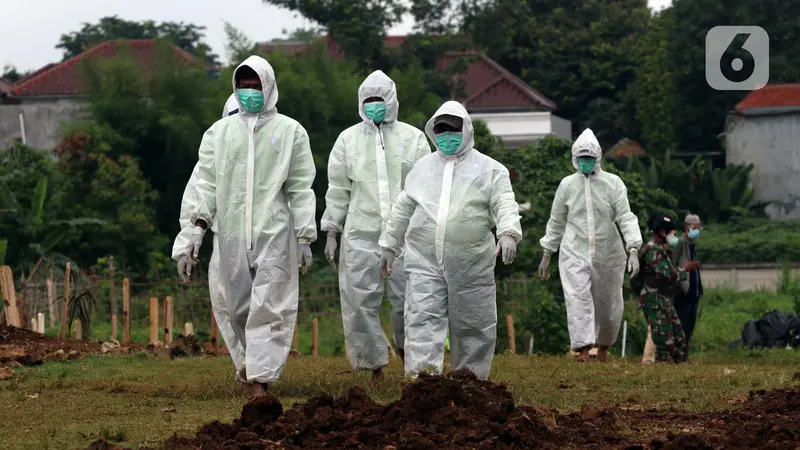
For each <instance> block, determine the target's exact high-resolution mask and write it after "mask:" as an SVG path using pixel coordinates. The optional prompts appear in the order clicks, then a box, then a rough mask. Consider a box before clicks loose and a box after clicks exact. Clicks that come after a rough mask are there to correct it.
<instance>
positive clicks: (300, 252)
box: [297, 242, 314, 275]
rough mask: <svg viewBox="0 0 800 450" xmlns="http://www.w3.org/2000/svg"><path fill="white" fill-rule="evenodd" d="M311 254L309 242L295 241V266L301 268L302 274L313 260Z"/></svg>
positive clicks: (305, 272)
mask: <svg viewBox="0 0 800 450" xmlns="http://www.w3.org/2000/svg"><path fill="white" fill-rule="evenodd" d="M313 259H314V257H313V255H312V254H311V244H310V243H308V242H298V243H297V267H300V268H302V269H303V275H305V274H307V273H308V269H310V268H311V263H312V262H313Z"/></svg>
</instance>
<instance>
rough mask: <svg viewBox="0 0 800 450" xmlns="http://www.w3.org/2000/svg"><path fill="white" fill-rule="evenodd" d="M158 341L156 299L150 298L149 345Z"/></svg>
mask: <svg viewBox="0 0 800 450" xmlns="http://www.w3.org/2000/svg"><path fill="white" fill-rule="evenodd" d="M157 341H158V297H150V343H151V344H155V343H156V342H157Z"/></svg>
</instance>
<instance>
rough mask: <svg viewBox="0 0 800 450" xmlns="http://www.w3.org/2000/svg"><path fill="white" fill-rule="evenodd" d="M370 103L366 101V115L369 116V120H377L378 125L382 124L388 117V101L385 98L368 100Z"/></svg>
mask: <svg viewBox="0 0 800 450" xmlns="http://www.w3.org/2000/svg"><path fill="white" fill-rule="evenodd" d="M367 102H369V103H366V102H365V103H364V106H363V108H364V115H365V116H367V117H368V118H369V120H371V121H373V122H375V124H376V125H380V124H381V123H383V121H384V119H386V102H384V101H383V100H379V101H370V100H367Z"/></svg>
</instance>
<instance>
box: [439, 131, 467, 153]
mask: <svg viewBox="0 0 800 450" xmlns="http://www.w3.org/2000/svg"><path fill="white" fill-rule="evenodd" d="M463 140H464V133H462V132H460V131H445V132H444V133H439V134H437V135H436V146H437V147H439V150H441V151H442V153H444V154H445V155H452V154H453V153H455V152H457V151H458V149H459V148H460V147H461V142H462V141H463Z"/></svg>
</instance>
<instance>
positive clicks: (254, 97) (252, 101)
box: [236, 89, 264, 113]
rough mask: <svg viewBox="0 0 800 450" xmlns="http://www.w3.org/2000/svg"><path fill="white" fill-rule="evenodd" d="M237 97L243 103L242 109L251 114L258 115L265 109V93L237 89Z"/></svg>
mask: <svg viewBox="0 0 800 450" xmlns="http://www.w3.org/2000/svg"><path fill="white" fill-rule="evenodd" d="M236 96H237V97H239V101H241V102H242V108H244V110H245V111H247V112H250V113H257V112H259V111H261V108H263V107H264V93H263V92H261V91H257V90H255V89H237V90H236Z"/></svg>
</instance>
